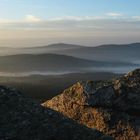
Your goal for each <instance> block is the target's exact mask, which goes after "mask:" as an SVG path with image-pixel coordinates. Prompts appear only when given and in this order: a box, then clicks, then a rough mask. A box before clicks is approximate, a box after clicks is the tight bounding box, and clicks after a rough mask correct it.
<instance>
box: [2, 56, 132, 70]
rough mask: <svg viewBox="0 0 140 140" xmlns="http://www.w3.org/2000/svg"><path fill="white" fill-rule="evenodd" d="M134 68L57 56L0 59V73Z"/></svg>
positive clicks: (7, 57)
mask: <svg viewBox="0 0 140 140" xmlns="http://www.w3.org/2000/svg"><path fill="white" fill-rule="evenodd" d="M117 66H118V67H119V66H135V65H133V64H131V63H123V62H116V63H114V62H113V63H112V62H107V61H93V60H86V59H80V58H76V57H72V56H66V55H58V54H19V55H9V56H1V57H0V72H32V71H57V72H59V71H69V72H70V71H79V70H80V71H81V70H82V69H83V70H84V69H90V68H92V67H98V68H101V67H117Z"/></svg>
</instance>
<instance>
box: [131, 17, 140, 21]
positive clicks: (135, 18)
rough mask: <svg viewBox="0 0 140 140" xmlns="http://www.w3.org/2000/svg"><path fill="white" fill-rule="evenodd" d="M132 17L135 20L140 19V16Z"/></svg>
mask: <svg viewBox="0 0 140 140" xmlns="http://www.w3.org/2000/svg"><path fill="white" fill-rule="evenodd" d="M132 18H133V19H134V20H138V21H139V20H140V16H133V17H132Z"/></svg>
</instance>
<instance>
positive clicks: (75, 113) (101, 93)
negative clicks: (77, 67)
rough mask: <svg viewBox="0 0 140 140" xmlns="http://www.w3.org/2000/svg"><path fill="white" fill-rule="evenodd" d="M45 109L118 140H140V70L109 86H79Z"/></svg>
mask: <svg viewBox="0 0 140 140" xmlns="http://www.w3.org/2000/svg"><path fill="white" fill-rule="evenodd" d="M42 105H43V106H45V107H49V108H51V109H54V110H56V111H58V112H61V113H63V114H64V115H65V116H68V117H69V118H72V119H73V120H76V121H77V122H79V123H80V124H84V125H85V126H87V127H89V128H96V129H97V130H99V131H101V132H103V133H105V134H107V135H110V136H112V137H114V138H115V139H116V140H139V139H140V69H137V70H135V71H133V72H130V73H128V74H127V75H125V76H123V77H121V78H119V79H117V80H113V81H109V82H104V81H100V82H90V81H88V82H78V83H77V84H75V85H73V86H72V87H71V88H69V89H67V90H65V91H64V92H63V93H62V94H60V95H58V96H56V97H54V98H53V99H51V100H49V101H46V102H45V103H43V104H42Z"/></svg>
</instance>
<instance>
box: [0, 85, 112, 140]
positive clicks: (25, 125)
mask: <svg viewBox="0 0 140 140" xmlns="http://www.w3.org/2000/svg"><path fill="white" fill-rule="evenodd" d="M0 140H112V138H111V137H109V136H105V135H104V134H102V133H101V132H99V131H97V130H95V129H94V130H93V129H89V128H87V127H85V126H82V125H80V124H77V123H76V122H74V121H72V120H70V119H68V118H66V117H64V116H63V115H62V114H60V113H57V112H56V111H53V110H51V109H48V108H44V107H42V106H41V105H40V104H38V103H36V102H34V101H32V100H31V99H28V98H26V97H23V96H22V95H21V94H20V93H19V92H18V91H16V90H15V89H10V88H6V87H3V86H0Z"/></svg>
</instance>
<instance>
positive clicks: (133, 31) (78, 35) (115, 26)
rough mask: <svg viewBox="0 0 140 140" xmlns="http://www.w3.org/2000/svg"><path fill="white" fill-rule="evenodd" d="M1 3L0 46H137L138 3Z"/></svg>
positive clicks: (87, 0)
mask: <svg viewBox="0 0 140 140" xmlns="http://www.w3.org/2000/svg"><path fill="white" fill-rule="evenodd" d="M0 3H1V4H0V9H1V13H0V46H4V47H33V46H44V45H48V44H54V43H66V44H67V43H68V44H79V45H84V46H97V45H102V44H129V43H133V42H139V37H140V11H139V5H140V1H138V0H136V1H135V2H132V1H131V0H127V1H126V0H124V1H121V0H117V1H112V0H98V1H97V0H95V1H90V0H76V1H75V0H71V1H66V0H53V1H50V0H46V1H43V0H39V1H34V0H30V1H29V0H24V1H23V0H12V1H8V0H0Z"/></svg>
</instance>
